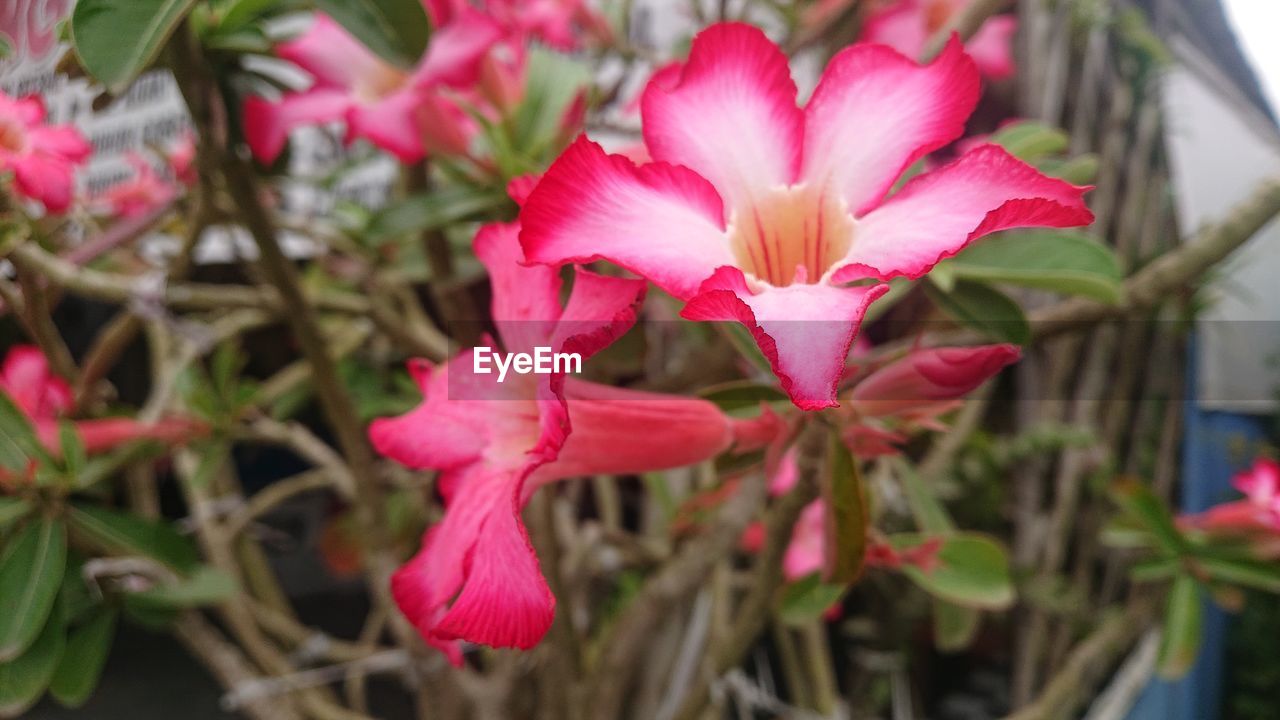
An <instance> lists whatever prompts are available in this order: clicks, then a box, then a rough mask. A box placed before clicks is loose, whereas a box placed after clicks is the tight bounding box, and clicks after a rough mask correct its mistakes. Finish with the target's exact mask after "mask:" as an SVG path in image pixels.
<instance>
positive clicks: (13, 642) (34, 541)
mask: <svg viewBox="0 0 1280 720" xmlns="http://www.w3.org/2000/svg"><path fill="white" fill-rule="evenodd" d="M66 565H67V529H66V526H65V525H63V524H62V521H61V520H56V519H52V518H40V519H38V520H33V521H32V522H30V523H28V524H27V526H26V528H24V529H23V530H22V531H21V532H20V533H18V535H17V536H16V537H15V538H14V539H13V540H12V541H11V542H10V543H9V546H8V547H7V548H6V551H5V555H4V558H3V559H2V560H0V662H8V661H10V660H13V659H14V658H16V657H18V656H19V655H21V654H23V653H24V652H26V651H27V649H28V648H29V647H30V646H31V644H32V643H33V642H34V641H35V640H36V636H37V634H38V633H39V632H40V630H41V628H43V627H44V624H45V620H46V619H47V618H48V617H49V615H50V612H51V611H52V610H53V601H54V600H55V599H56V598H57V596H58V587H59V585H61V584H62V575H63V572H64V571H65V570H66Z"/></svg>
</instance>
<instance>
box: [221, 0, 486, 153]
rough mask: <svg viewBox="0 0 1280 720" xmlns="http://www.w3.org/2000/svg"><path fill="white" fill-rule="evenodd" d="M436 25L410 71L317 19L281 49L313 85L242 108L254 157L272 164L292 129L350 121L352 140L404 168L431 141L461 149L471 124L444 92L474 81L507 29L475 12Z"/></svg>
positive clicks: (325, 19) (334, 25)
mask: <svg viewBox="0 0 1280 720" xmlns="http://www.w3.org/2000/svg"><path fill="white" fill-rule="evenodd" d="M436 27H437V30H436V32H435V33H434V34H433V35H432V36H431V42H430V44H429V45H428V47H427V51H426V53H425V54H424V55H423V57H422V59H421V60H420V61H419V62H418V64H417V66H416V67H414V68H413V69H412V70H411V71H409V72H404V71H402V70H400V69H398V68H396V67H393V66H392V65H390V64H389V63H387V62H386V61H384V60H382V59H381V58H379V57H378V56H376V55H374V54H373V53H372V52H370V51H369V50H368V48H366V47H364V46H363V45H361V44H360V42H359V41H357V40H356V39H355V38H353V37H352V36H351V35H349V34H348V33H347V32H346V31H345V30H343V29H342V27H341V26H340V25H338V23H336V22H334V21H333V20H332V19H330V18H329V17H328V16H326V15H323V14H317V15H316V16H315V20H314V22H313V23H312V24H311V27H310V28H309V29H308V30H307V31H306V32H305V33H303V34H302V35H300V36H299V37H297V38H295V39H293V40H291V41H289V42H286V43H283V44H281V45H280V46H279V47H278V48H277V50H276V52H277V54H278V55H279V56H280V57H281V58H283V59H285V60H289V61H290V62H292V63H294V64H295V65H297V66H298V67H300V68H302V69H303V70H305V71H307V72H308V73H310V74H311V76H312V78H313V84H312V85H311V87H310V88H308V89H306V90H304V91H302V92H295V93H288V94H286V95H285V96H284V97H283V98H281V99H280V100H278V101H270V100H266V99H264V98H260V97H253V98H249V99H247V100H246V101H245V103H244V126H245V139H246V140H247V141H248V143H249V147H250V148H251V149H252V150H253V154H254V156H256V157H257V158H258V159H259V160H261V161H263V162H271V161H273V160H275V158H276V157H277V156H278V155H279V154H280V151H281V150H283V149H284V144H285V141H286V140H287V139H288V135H289V132H290V131H291V130H293V129H294V128H297V127H300V126H303V125H315V124H323V123H330V122H335V121H343V122H345V123H346V128H347V140H348V141H352V140H354V139H356V138H365V139H367V140H369V141H370V142H372V143H373V144H374V145H377V146H378V147H380V148H382V149H383V150H386V151H387V152H390V153H391V154H393V155H395V156H396V157H398V158H400V159H401V160H403V161H404V162H414V161H417V160H420V159H421V158H422V157H423V155H424V154H425V153H426V152H427V150H428V149H430V148H429V145H430V144H431V142H432V140H433V139H434V140H435V141H436V142H437V144H441V145H444V146H456V144H457V143H456V137H457V134H458V133H459V132H463V131H462V130H460V128H459V126H458V125H459V124H461V123H465V120H466V118H465V115H464V113H462V112H461V110H460V109H459V108H457V107H456V103H455V102H454V100H453V99H451V98H449V97H447V96H446V95H445V94H443V93H442V92H441V91H442V90H443V89H444V88H447V87H461V86H468V85H471V84H472V83H474V82H475V81H476V79H477V73H478V72H479V62H480V59H481V58H482V57H483V56H484V54H485V53H486V52H487V51H488V49H489V47H490V46H492V45H493V43H495V42H496V41H497V40H498V39H499V38H500V37H501V33H502V30H501V28H500V27H499V26H498V25H497V24H496V23H495V22H494V21H493V20H491V19H490V18H488V17H486V16H484V15H482V14H480V13H478V12H475V11H474V10H470V9H465V10H463V11H460V12H458V13H457V14H456V15H454V16H453V17H451V18H450V20H449V22H447V23H443V24H439V25H437V26H436Z"/></svg>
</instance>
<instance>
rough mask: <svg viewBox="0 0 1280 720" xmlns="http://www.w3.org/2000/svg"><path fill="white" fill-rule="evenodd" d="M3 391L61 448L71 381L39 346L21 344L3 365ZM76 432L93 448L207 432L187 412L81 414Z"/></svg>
mask: <svg viewBox="0 0 1280 720" xmlns="http://www.w3.org/2000/svg"><path fill="white" fill-rule="evenodd" d="M0 393H4V394H6V395H8V396H9V399H11V400H12V401H13V403H14V405H16V406H17V407H18V409H19V410H21V411H22V413H23V414H24V415H26V416H27V419H28V420H30V421H31V424H32V426H33V427H34V428H35V431H36V436H37V437H39V439H40V443H41V444H42V445H44V446H45V448H46V449H47V450H49V451H50V452H51V453H55V454H56V453H58V452H60V451H61V439H60V438H59V427H58V424H59V420H60V419H61V418H62V417H63V415H64V414H65V413H66V412H67V411H69V410H70V409H71V402H72V400H71V387H70V386H69V385H67V382H66V381H65V380H63V379H62V378H60V377H58V376H57V375H54V374H53V372H52V371H51V370H50V369H49V363H48V361H47V360H45V357H44V354H43V353H41V352H40V349H39V348H36V347H32V346H29V345H18V346H15V347H13V348H10V349H9V353H8V354H7V355H6V356H5V359H4V363H3V364H2V365H0ZM73 426H74V427H75V430H76V434H77V435H79V437H80V442H81V443H82V444H83V445H84V448H85V450H86V451H87V452H90V453H96V452H103V451H106V450H110V449H112V448H115V447H118V446H120V445H123V444H124V443H128V442H132V441H134V440H155V441H157V442H162V443H180V442H183V441H185V440H188V439H190V438H192V437H195V436H198V435H200V434H202V433H203V432H205V429H206V428H205V427H204V425H203V424H201V423H198V422H193V421H190V420H186V419H182V418H170V419H165V420H161V421H159V422H156V423H140V422H138V421H136V420H133V419H130V418H101V419H94V420H76V421H74V422H73Z"/></svg>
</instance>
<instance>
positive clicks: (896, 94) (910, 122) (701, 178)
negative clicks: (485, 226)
mask: <svg viewBox="0 0 1280 720" xmlns="http://www.w3.org/2000/svg"><path fill="white" fill-rule="evenodd" d="M978 90H979V79H978V73H977V70H976V69H975V67H974V64H973V62H972V61H971V60H970V59H969V58H968V57H967V56H965V54H964V52H963V51H962V49H961V46H960V43H959V42H958V41H955V40H953V41H952V42H951V43H949V44H948V45H947V47H946V48H945V49H944V50H943V52H942V54H941V55H940V56H939V57H938V58H937V59H936V60H935V61H934V62H932V63H930V64H928V65H925V66H920V65H917V64H916V63H915V62H914V61H912V60H910V59H908V58H906V57H903V56H902V55H900V54H899V53H897V52H896V51H894V50H892V49H889V48H886V47H883V46H879V45H856V46H853V47H850V48H847V49H845V50H843V51H841V52H840V53H839V54H837V55H836V57H835V58H834V59H833V60H832V61H831V63H830V64H829V65H828V66H827V69H826V71H825V73H824V74H823V76H822V79H821V81H820V82H819V83H818V87H817V89H816V90H815V91H814V93H813V97H812V98H811V99H810V101H809V102H808V104H807V105H806V106H805V108H804V109H803V110H802V109H800V108H798V107H797V106H796V87H795V83H794V82H793V81H792V79H791V76H790V72H789V69H788V66H787V59H786V56H785V55H783V53H782V52H781V50H779V49H778V47H777V46H775V45H774V44H773V43H772V42H770V41H769V40H768V39H767V38H766V37H765V36H764V34H763V33H762V32H760V31H759V30H758V29H756V28H754V27H751V26H748V25H741V24H721V25H716V26H713V27H711V28H709V29H707V30H705V31H703V32H702V33H701V34H699V35H698V36H697V38H695V40H694V43H693V47H692V50H691V51H690V55H689V60H688V62H687V63H686V64H685V65H684V68H683V70H682V72H681V73H680V74H679V76H678V78H673V77H664V78H662V79H661V81H653V82H651V83H650V84H649V87H648V89H647V90H646V92H645V96H644V100H643V103H642V105H643V107H642V116H643V126H644V128H643V129H644V137H645V144H646V145H647V147H648V150H649V154H650V155H651V156H652V157H653V159H654V161H655V162H652V163H648V164H645V165H640V166H637V165H635V164H634V163H632V162H631V161H630V160H628V159H626V158H623V157H620V156H610V155H606V154H605V152H604V151H603V150H602V149H601V148H600V146H598V145H596V144H595V143H593V142H590V141H589V140H587V139H585V138H581V139H579V140H578V141H577V142H575V143H574V144H573V145H571V146H570V147H569V149H568V150H566V151H565V152H564V154H563V155H561V157H560V158H559V159H558V160H557V161H556V162H555V163H554V164H553V165H552V166H551V168H550V169H549V170H548V171H547V173H546V175H545V176H544V177H543V180H542V181H541V182H540V183H539V184H538V186H537V187H536V188H535V189H534V190H533V192H532V194H531V195H530V196H529V198H528V201H527V202H526V204H525V206H524V209H523V211H522V213H521V221H522V223H523V226H524V230H523V232H522V235H521V242H522V244H523V246H524V249H525V254H526V256H527V257H528V259H529V260H531V261H533V262H542V263H553V264H554V263H566V262H586V261H591V260H598V259H607V260H610V261H612V262H614V263H616V264H618V265H621V266H623V267H625V268H627V269H629V270H631V271H633V272H636V273H638V274H640V275H642V276H644V277H646V278H648V279H649V280H651V281H653V282H654V283H655V284H656V285H658V286H659V287H661V288H663V289H664V290H666V291H668V292H670V293H671V294H672V295H675V296H676V297H677V298H679V299H681V300H684V301H685V302H686V305H685V308H684V310H683V311H682V315H683V316H684V317H686V318H689V319H693V320H713V321H720V320H734V321H738V322H741V323H742V324H743V325H745V326H746V327H747V328H748V329H749V330H750V332H751V333H752V335H753V336H754V337H755V339H756V342H757V343H758V344H759V346H760V349H761V351H762V352H763V353H764V355H765V357H767V358H768V359H769V362H770V363H771V365H772V367H773V370H774V373H775V374H776V375H777V376H778V378H779V380H780V382H781V384H782V387H783V389H785V390H786V391H787V392H788V393H789V395H790V396H791V399H792V401H793V402H795V403H796V405H798V406H799V407H801V408H803V409H820V408H824V407H829V406H832V405H835V404H836V391H837V386H838V383H839V380H840V376H841V372H842V371H843V369H844V364H845V359H846V357H847V355H848V352H849V347H850V345H851V344H852V342H853V340H854V337H855V336H856V334H857V332H858V329H859V326H860V325H861V322H862V317H863V315H864V313H865V312H866V310H867V306H868V305H869V304H870V303H871V302H872V301H873V300H875V299H876V298H877V297H879V296H880V295H881V294H883V293H884V292H885V291H886V290H887V286H886V285H883V284H858V285H850V284H849V283H853V282H855V281H867V280H873V281H874V280H885V279H888V278H892V277H897V276H905V277H912V278H914V277H920V276H921V275H924V274H925V273H927V272H928V271H929V270H930V269H931V268H932V267H933V266H934V265H935V264H936V263H937V262H938V261H939V260H941V259H943V258H945V257H948V256H950V255H953V254H955V253H956V252H958V251H960V250H961V249H962V248H964V247H965V246H966V245H967V244H968V243H969V242H970V241H972V240H974V239H975V238H978V237H981V236H983V235H987V234H989V233H992V232H995V231H998V230H1003V229H1006V228H1012V227H1028V226H1050V227H1063V226H1072V225H1083V224H1087V223H1089V222H1091V221H1092V218H1093V216H1092V214H1091V213H1090V212H1089V210H1088V208H1087V207H1085V204H1084V202H1083V194H1084V192H1085V191H1086V190H1087V188H1082V187H1077V186H1074V185H1071V184H1069V183H1066V182H1063V181H1061V180H1055V179H1052V178H1048V177H1045V176H1044V175H1042V174H1040V173H1039V172H1038V171H1037V170H1035V169H1034V168H1032V167H1030V166H1029V165H1027V164H1025V163H1023V162H1022V161H1020V160H1018V159H1016V158H1014V157H1012V156H1011V155H1009V154H1008V153H1007V152H1005V151H1004V150H1003V149H1001V148H999V147H997V146H994V145H986V146H982V147H979V148H977V149H975V150H972V151H970V152H968V153H966V154H964V155H962V156H960V157H959V158H958V159H956V160H955V161H953V162H951V163H950V164H947V165H944V166H942V167H940V168H938V169H936V170H934V171H931V172H928V173H925V174H922V175H918V176H916V177H914V178H913V179H911V180H910V181H908V182H907V183H906V184H905V185H904V186H903V187H902V188H901V189H900V190H898V191H897V192H895V193H892V194H890V191H891V189H892V188H893V186H894V183H895V182H896V181H897V179H898V177H899V176H900V175H901V174H902V173H903V171H904V170H906V168H908V167H909V166H911V165H912V164H913V163H914V162H915V161H916V160H918V159H920V158H921V157H924V156H925V155H926V154H928V153H930V152H932V151H934V150H937V149H938V148H940V147H942V146H944V145H946V144H948V143H950V142H951V141H953V140H955V139H956V138H957V137H959V136H960V135H961V134H962V132H963V130H964V123H965V119H966V118H967V117H968V116H969V114H970V113H971V112H972V111H973V108H974V106H975V104H976V103H977V99H978Z"/></svg>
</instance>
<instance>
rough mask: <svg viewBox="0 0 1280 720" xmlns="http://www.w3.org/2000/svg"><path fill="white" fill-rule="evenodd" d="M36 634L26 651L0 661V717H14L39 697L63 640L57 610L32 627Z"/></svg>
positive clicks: (54, 667)
mask: <svg viewBox="0 0 1280 720" xmlns="http://www.w3.org/2000/svg"><path fill="white" fill-rule="evenodd" d="M35 632H36V633H38V635H37V636H36V638H35V641H34V642H32V643H31V645H30V647H28V648H27V650H26V652H24V653H22V655H20V656H18V657H17V658H14V659H12V660H10V661H8V662H6V663H4V664H0V717H6V718H10V717H18V716H19V715H22V714H23V713H24V712H26V711H27V709H28V708H30V707H31V706H32V705H35V704H36V701H37V700H39V699H40V696H41V695H43V694H44V690H45V688H47V687H49V681H50V680H52V679H53V674H54V671H55V670H56V669H57V667H58V659H59V658H60V657H61V656H62V649H63V646H64V645H65V643H66V640H67V636H66V628H65V627H64V625H63V623H62V621H61V619H60V618H59V617H58V613H53V614H52V615H51V616H50V618H49V621H48V622H42V623H40V624H39V625H36V626H35Z"/></svg>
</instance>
